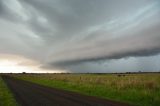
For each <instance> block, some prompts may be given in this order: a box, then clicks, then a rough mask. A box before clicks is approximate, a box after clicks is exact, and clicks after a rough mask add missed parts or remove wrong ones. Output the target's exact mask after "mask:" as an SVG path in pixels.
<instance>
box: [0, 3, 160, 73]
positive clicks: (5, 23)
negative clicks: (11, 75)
mask: <svg viewBox="0 0 160 106" xmlns="http://www.w3.org/2000/svg"><path fill="white" fill-rule="evenodd" d="M159 17H160V1H159V0H134V1H133V0H121V1H118V0H67V1H66V0H45V1H44V0H1V1H0V53H6V54H13V55H17V56H23V57H25V58H28V59H31V60H34V61H37V62H38V63H40V65H41V66H40V68H41V69H53V70H54V69H56V70H57V69H60V70H67V71H69V72H97V71H98V72H109V71H111V72H117V71H123V70H124V71H136V70H144V71H146V70H147V69H148V70H149V71H155V70H157V71H158V70H160V67H157V66H155V64H158V63H160V61H157V59H159V57H160V56H159V53H160V19H159ZM156 57H157V58H156ZM144 60H145V61H146V62H148V64H150V65H146V62H144ZM115 61H117V62H115ZM141 62H143V63H144V64H140V63H141ZM155 62H156V63H155ZM126 63H127V65H126V66H125V67H121V65H123V64H126ZM137 64H138V65H137ZM142 66H143V67H145V68H143V67H142ZM115 67H118V68H121V69H119V70H118V68H117V69H116V68H115ZM129 67H130V68H129ZM150 67H152V68H150Z"/></svg>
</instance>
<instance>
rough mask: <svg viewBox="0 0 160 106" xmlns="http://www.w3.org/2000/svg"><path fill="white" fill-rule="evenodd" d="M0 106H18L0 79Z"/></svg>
mask: <svg viewBox="0 0 160 106" xmlns="http://www.w3.org/2000/svg"><path fill="white" fill-rule="evenodd" d="M0 106H18V105H17V103H16V101H15V99H14V97H13V95H12V93H11V92H10V90H9V89H8V88H7V86H6V84H5V83H4V81H3V80H2V78H1V77H0Z"/></svg>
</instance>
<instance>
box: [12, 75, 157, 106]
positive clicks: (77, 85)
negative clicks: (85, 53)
mask: <svg viewBox="0 0 160 106" xmlns="http://www.w3.org/2000/svg"><path fill="white" fill-rule="evenodd" d="M15 77H17V78H19V79H23V80H27V81H31V82H34V83H37V84H41V85H45V86H49V87H56V88H60V89H64V90H70V91H75V92H79V93H82V94H86V95H91V96H97V97H101V98H107V99H111V100H116V101H121V102H126V103H129V104H132V105H136V106H159V105H160V74H158V73H155V74H154V73H150V74H126V75H117V74H39V75H37V74H24V75H15Z"/></svg>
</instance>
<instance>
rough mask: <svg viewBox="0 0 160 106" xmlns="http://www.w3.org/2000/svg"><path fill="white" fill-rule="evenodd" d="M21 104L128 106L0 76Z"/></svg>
mask: <svg viewBox="0 0 160 106" xmlns="http://www.w3.org/2000/svg"><path fill="white" fill-rule="evenodd" d="M2 78H3V79H4V81H5V82H6V84H7V85H8V87H9V88H10V89H11V91H12V92H13V94H14V96H15V98H16V100H17V102H18V103H19V104H20V105H21V106H128V105H127V104H124V103H119V102H115V101H110V100H106V99H100V98H97V97H92V96H85V95H82V94H78V93H74V92H70V91H65V90H60V89H56V88H50V87H46V86H42V85H38V84H34V83H32V82H28V81H23V80H18V79H15V78H13V77H9V76H3V77H2Z"/></svg>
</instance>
